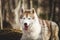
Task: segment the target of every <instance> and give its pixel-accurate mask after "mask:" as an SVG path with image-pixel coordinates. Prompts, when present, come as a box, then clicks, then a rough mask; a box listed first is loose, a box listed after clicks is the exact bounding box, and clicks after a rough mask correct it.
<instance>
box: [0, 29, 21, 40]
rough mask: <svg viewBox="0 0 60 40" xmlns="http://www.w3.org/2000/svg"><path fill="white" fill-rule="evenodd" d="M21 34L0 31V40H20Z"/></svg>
mask: <svg viewBox="0 0 60 40" xmlns="http://www.w3.org/2000/svg"><path fill="white" fill-rule="evenodd" d="M21 36H22V33H19V32H15V31H12V30H0V40H20V38H21Z"/></svg>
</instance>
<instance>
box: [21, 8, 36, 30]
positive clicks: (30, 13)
mask: <svg viewBox="0 0 60 40" xmlns="http://www.w3.org/2000/svg"><path fill="white" fill-rule="evenodd" d="M34 12H35V10H34V9H32V10H25V11H24V10H21V14H20V23H21V25H22V28H23V29H24V30H28V28H30V27H31V25H32V24H33V22H34V19H35V18H34Z"/></svg>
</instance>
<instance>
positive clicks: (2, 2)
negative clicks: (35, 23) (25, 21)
mask: <svg viewBox="0 0 60 40" xmlns="http://www.w3.org/2000/svg"><path fill="white" fill-rule="evenodd" d="M19 2H20V3H19ZM18 4H19V6H20V8H21V7H22V5H23V6H24V8H25V9H31V8H35V10H36V12H37V15H38V17H39V18H43V19H45V20H52V21H55V22H56V23H57V24H58V26H59V30H60V0H0V29H6V28H7V29H12V28H13V29H19V27H20V24H19V13H17V14H16V13H15V12H13V11H14V9H15V8H16V7H17V6H18ZM16 11H17V10H16ZM59 32H60V31H59ZM59 36H60V35H59Z"/></svg>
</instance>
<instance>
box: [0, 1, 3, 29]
mask: <svg viewBox="0 0 60 40" xmlns="http://www.w3.org/2000/svg"><path fill="white" fill-rule="evenodd" d="M1 8H2V7H1V0H0V20H1V21H0V22H1V23H0V24H1V27H0V28H1V30H2V29H3V24H2V23H3V20H2V12H1V11H2V9H1Z"/></svg>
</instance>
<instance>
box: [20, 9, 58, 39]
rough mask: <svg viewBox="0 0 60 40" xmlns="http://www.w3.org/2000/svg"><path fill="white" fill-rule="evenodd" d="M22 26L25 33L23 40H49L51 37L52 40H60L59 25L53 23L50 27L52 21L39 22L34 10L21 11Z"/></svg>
mask: <svg viewBox="0 0 60 40" xmlns="http://www.w3.org/2000/svg"><path fill="white" fill-rule="evenodd" d="M20 26H21V27H22V33H23V34H22V38H21V40H49V38H50V37H52V39H51V40H59V39H58V27H57V25H56V24H55V23H54V22H51V27H50V21H45V20H41V19H40V20H39V18H38V16H37V14H36V12H35V10H34V9H31V10H21V14H20ZM51 28H52V29H51ZM51 30H52V31H51ZM51 35H53V36H51Z"/></svg>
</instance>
